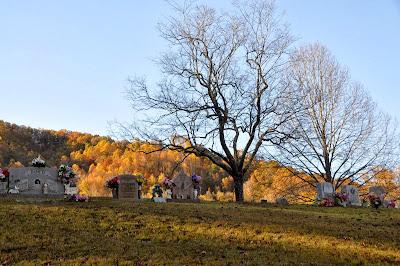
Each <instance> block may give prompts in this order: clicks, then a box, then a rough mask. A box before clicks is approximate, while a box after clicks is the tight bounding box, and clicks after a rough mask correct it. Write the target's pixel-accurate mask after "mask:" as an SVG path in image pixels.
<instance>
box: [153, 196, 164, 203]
mask: <svg viewBox="0 0 400 266" xmlns="http://www.w3.org/2000/svg"><path fill="white" fill-rule="evenodd" d="M153 201H154V202H157V203H165V202H167V200H166V199H165V198H162V197H154V198H153Z"/></svg>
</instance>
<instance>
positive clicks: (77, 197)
mask: <svg viewBox="0 0 400 266" xmlns="http://www.w3.org/2000/svg"><path fill="white" fill-rule="evenodd" d="M70 201H76V202H88V201H89V197H88V196H84V195H78V194H76V195H72V196H71V198H70Z"/></svg>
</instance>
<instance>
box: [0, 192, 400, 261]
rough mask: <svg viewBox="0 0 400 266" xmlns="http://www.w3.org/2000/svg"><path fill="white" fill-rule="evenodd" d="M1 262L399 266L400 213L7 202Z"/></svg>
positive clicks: (0, 204)
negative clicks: (399, 228)
mask: <svg viewBox="0 0 400 266" xmlns="http://www.w3.org/2000/svg"><path fill="white" fill-rule="evenodd" d="M0 213H2V215H1V216H0V224H1V225H2V226H1V228H2V230H1V234H0V264H4V265H12V264H15V263H21V264H23V265H30V264H51V265H58V264H68V265H90V264H96V265H111V264H114V265H116V264H120V265H195V264H205V265H239V264H242V265H243V264H244V265H350V264H352V265H399V264H400V231H399V230H398V227H399V225H400V212H399V211H398V210H396V209H382V210H379V211H375V210H372V209H369V208H367V209H364V208H362V209H361V208H358V209H354V208H347V209H344V208H317V207H309V206H289V207H285V208H280V207H276V206H273V205H269V206H262V205H237V204H234V203H228V204H221V203H200V204H179V203H175V204H174V203H168V204H155V203H150V202H144V203H136V204H133V203H132V202H121V201H112V200H100V199H97V200H95V201H92V202H89V203H65V202H44V203H22V202H20V203H16V202H14V201H0Z"/></svg>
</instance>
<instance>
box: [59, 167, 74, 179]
mask: <svg viewBox="0 0 400 266" xmlns="http://www.w3.org/2000/svg"><path fill="white" fill-rule="evenodd" d="M75 176H76V174H75V173H74V171H73V170H72V168H71V167H69V166H67V165H64V164H62V165H61V166H60V168H58V177H59V178H60V179H61V180H62V181H63V183H64V184H68V183H69V182H70V181H71V179H73V178H75Z"/></svg>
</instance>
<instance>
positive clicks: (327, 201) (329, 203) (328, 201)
mask: <svg viewBox="0 0 400 266" xmlns="http://www.w3.org/2000/svg"><path fill="white" fill-rule="evenodd" d="M318 206H320V207H333V206H335V202H334V200H333V199H331V198H325V199H323V200H322V201H321V202H320V203H319V205H318Z"/></svg>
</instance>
